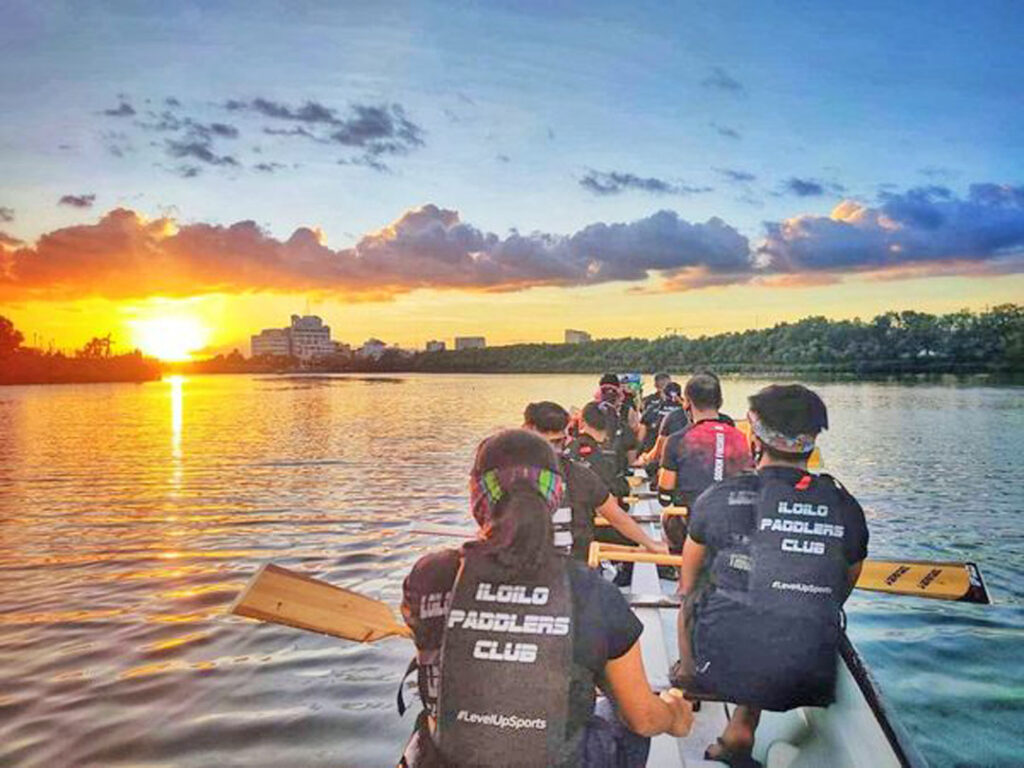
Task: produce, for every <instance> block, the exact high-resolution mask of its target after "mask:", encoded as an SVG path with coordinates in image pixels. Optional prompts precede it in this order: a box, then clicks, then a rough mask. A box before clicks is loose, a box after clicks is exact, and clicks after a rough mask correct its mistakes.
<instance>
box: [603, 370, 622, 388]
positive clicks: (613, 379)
mask: <svg viewBox="0 0 1024 768" xmlns="http://www.w3.org/2000/svg"><path fill="white" fill-rule="evenodd" d="M605 384H612V385H614V386H616V387H617V386H619V385H621V384H622V382H621V381H619V377H618V376H616V375H615V374H614V373H606V374H605V375H604V376H602V377H601V380H600V381H599V382H597V386H599V387H603V386H604V385H605Z"/></svg>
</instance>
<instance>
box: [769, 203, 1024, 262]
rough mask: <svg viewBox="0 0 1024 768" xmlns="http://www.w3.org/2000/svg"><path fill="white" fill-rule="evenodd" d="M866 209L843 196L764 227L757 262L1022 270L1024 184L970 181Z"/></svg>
mask: <svg viewBox="0 0 1024 768" xmlns="http://www.w3.org/2000/svg"><path fill="white" fill-rule="evenodd" d="M880 200H881V204H880V205H878V206H876V207H869V206H867V205H864V204H863V203H859V202H856V201H853V200H844V201H843V202H841V203H840V204H839V205H837V206H836V207H835V208H834V209H833V211H832V213H831V214H830V215H829V216H811V215H805V216H796V217H794V218H791V219H786V220H785V221H782V222H778V223H773V224H769V225H767V236H766V237H765V240H764V242H763V243H761V244H760V245H759V247H758V259H759V262H760V264H761V265H762V266H763V267H764V268H765V270H766V271H767V272H776V273H787V274H791V275H800V274H807V273H814V272H819V271H831V272H837V273H839V272H878V273H886V274H887V276H890V277H896V276H906V277H909V276H922V275H924V274H938V273H940V272H941V273H944V274H950V273H951V272H955V273H957V274H975V273H979V272H992V271H993V270H994V271H1003V272H1007V271H1021V270H1022V269H1024V264H1022V262H1024V187H1014V186H1009V185H998V184H974V185H972V186H971V187H970V189H969V191H968V193H967V195H966V196H965V197H959V196H957V195H955V194H954V193H953V192H952V191H951V190H949V189H947V188H945V187H939V186H930V187H922V188H917V189H911V190H908V191H906V192H904V193H901V194H893V193H888V194H884V195H882V196H881V198H880Z"/></svg>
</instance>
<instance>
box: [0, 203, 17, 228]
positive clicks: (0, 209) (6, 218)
mask: <svg viewBox="0 0 1024 768" xmlns="http://www.w3.org/2000/svg"><path fill="white" fill-rule="evenodd" d="M12 221H14V209H13V208H7V207H6V206H2V205H0V222H3V223H5V224H7V223H10V222H12Z"/></svg>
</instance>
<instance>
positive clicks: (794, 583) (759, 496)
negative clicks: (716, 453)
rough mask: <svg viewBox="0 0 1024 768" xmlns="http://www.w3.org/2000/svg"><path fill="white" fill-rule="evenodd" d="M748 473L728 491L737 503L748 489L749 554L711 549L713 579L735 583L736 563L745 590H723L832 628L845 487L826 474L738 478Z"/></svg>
mask: <svg viewBox="0 0 1024 768" xmlns="http://www.w3.org/2000/svg"><path fill="white" fill-rule="evenodd" d="M748 478H749V481H748V482H745V483H742V485H743V486H747V488H748V489H749V490H738V489H737V490H736V491H731V492H730V496H733V497H734V498H735V499H736V500H737V501H741V499H740V498H739V496H738V494H743V493H747V494H749V497H748V498H749V499H750V501H751V502H752V503H753V506H752V515H751V517H750V529H749V531H748V532H747V537H748V538H747V540H748V544H747V547H746V550H747V552H746V555H747V556H746V557H744V556H743V553H742V552H739V551H737V550H727V551H722V552H719V553H717V554H716V557H715V560H714V562H713V564H712V579H713V580H714V581H716V582H717V583H719V584H725V583H730V582H732V583H735V575H734V574H735V569H739V570H746V571H748V574H747V589H746V593H745V594H741V593H737V592H729V591H726V592H723V595H724V596H726V597H732V598H734V599H738V600H740V601H742V602H744V603H745V604H747V605H748V606H749V607H751V608H752V609H754V610H755V611H758V612H767V613H771V614H774V615H779V616H793V617H799V618H801V619H814V620H817V621H818V622H820V623H821V624H824V625H830V626H838V620H839V611H840V608H841V607H842V604H843V601H844V599H845V597H846V593H847V579H848V568H849V565H848V563H847V562H846V555H845V552H844V549H843V541H844V538H845V527H844V523H843V510H844V508H846V507H847V506H848V505H849V503H850V500H849V495H848V494H847V492H846V490H845V489H843V488H842V486H840V485H839V484H838V482H837V481H836V480H834V479H833V478H832V477H830V476H829V475H812V474H809V473H805V474H803V475H801V476H800V479H799V481H798V482H797V483H796V484H795V485H794V484H793V483H792V482H788V481H786V480H783V479H781V478H778V477H772V476H765V475H749V476H744V478H743V479H744V480H748ZM739 487H741V486H737V488H739ZM732 503H733V501H732V499H730V504H732ZM725 569H729V572H726V570H725Z"/></svg>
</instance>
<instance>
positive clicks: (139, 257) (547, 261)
mask: <svg viewBox="0 0 1024 768" xmlns="http://www.w3.org/2000/svg"><path fill="white" fill-rule="evenodd" d="M749 253H750V248H749V244H748V242H747V239H746V238H745V237H743V236H742V235H740V234H739V233H738V232H737V231H736V230H735V229H733V228H732V227H730V226H729V225H727V224H725V223H724V222H723V221H721V220H720V219H710V220H709V221H707V222H704V223H691V222H687V221H685V220H683V219H681V218H679V216H678V215H677V214H675V213H672V212H670V211H660V212H658V213H656V214H654V215H652V216H648V217H646V218H643V219H639V220H636V221H633V222H628V223H616V224H606V223H598V224H592V225H590V226H588V227H585V228H583V229H581V230H579V231H578V232H576V233H574V234H571V235H556V234H548V233H539V232H534V233H530V234H521V233H519V232H512V233H510V234H509V235H507V236H504V237H501V236H498V235H496V234H494V233H489V232H485V231H482V230H480V229H477V228H476V227H473V226H472V225H470V224H467V223H465V222H463V221H462V220H461V219H460V217H459V214H458V213H457V212H456V211H454V210H449V209H444V208H439V207H438V206H435V205H425V206H423V207H421V208H417V209H415V210H412V211H408V212H407V213H405V214H403V215H402V216H401V217H400V218H399V219H398V220H396V221H395V222H393V223H392V224H391V225H389V226H387V227H385V228H384V229H382V230H380V231H378V232H373V233H370V234H367V235H364V236H363V237H362V238H361V239H360V240H359V241H358V242H357V243H356V245H355V246H353V247H351V248H345V249H341V250H332V249H330V248H328V247H327V246H325V245H324V244H323V242H322V238H321V237H319V236H318V235H317V233H315V232H314V231H312V230H310V229H305V228H302V229H298V230H296V231H295V233H294V234H293V235H292V236H291V237H290V238H288V239H287V240H277V239H275V238H273V237H271V236H269V235H268V234H267V233H266V232H264V231H263V230H262V229H260V228H259V227H258V226H257V225H256V224H255V223H253V222H251V221H244V222H239V223H237V224H233V225H230V226H218V225H213V224H187V225H178V224H177V223H176V222H175V221H174V220H172V219H170V218H163V219H157V220H154V221H147V220H145V219H143V218H142V217H140V216H139V215H138V214H137V213H135V212H133V211H129V210H125V209H117V210H114V211H111V212H110V213H108V214H106V215H105V216H104V217H103V218H101V219H100V220H99V221H98V222H97V223H95V224H90V225H80V226H75V227H66V228H64V229H60V230H56V231H54V232H51V233H48V234H46V235H44V236H43V237H41V238H40V239H39V241H38V242H37V243H36V244H35V245H34V246H31V247H23V248H20V249H18V250H15V251H13V252H11V253H8V255H7V257H6V260H7V269H6V275H7V277H6V279H0V296H12V295H17V296H23V297H29V296H47V297H52V298H60V297H63V298H76V297H81V296H88V295H98V296H107V297H111V298H127V297H139V296H148V295H154V294H159V295H165V296H185V295H197V294H202V293H210V292H232V293H239V292H247V291H264V292H289V291H322V292H325V293H335V294H342V295H354V296H358V295H373V296H374V297H375V298H381V297H384V296H392V295H395V294H399V293H404V292H408V291H412V290H415V289H418V288H449V289H468V290H484V291H513V290H521V289H525V288H530V287H535V286H545V285H547V286H582V285H593V284H598V283H604V282H608V281H612V280H642V279H644V278H646V277H647V276H648V275H649V274H651V273H652V272H655V271H661V272H666V273H673V272H674V271H676V270H685V269H688V268H692V267H698V268H701V269H704V270H706V271H707V272H708V273H711V274H715V275H722V274H726V273H730V272H734V271H737V270H742V269H749Z"/></svg>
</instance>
